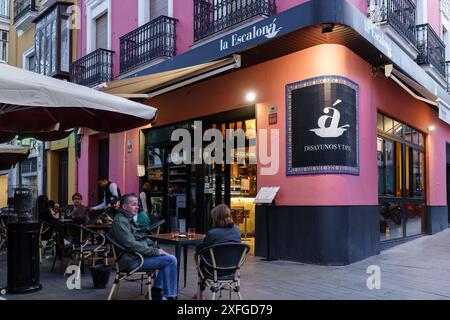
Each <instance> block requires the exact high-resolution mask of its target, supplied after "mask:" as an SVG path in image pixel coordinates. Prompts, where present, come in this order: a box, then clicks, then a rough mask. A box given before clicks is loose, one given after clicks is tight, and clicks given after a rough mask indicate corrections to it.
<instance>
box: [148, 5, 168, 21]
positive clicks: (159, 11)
mask: <svg viewBox="0 0 450 320" xmlns="http://www.w3.org/2000/svg"><path fill="white" fill-rule="evenodd" d="M168 14H169V4H168V1H167V0H150V21H151V20H153V19H156V18H158V17H159V16H167V15H168Z"/></svg>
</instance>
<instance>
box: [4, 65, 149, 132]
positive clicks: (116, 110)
mask: <svg viewBox="0 0 450 320" xmlns="http://www.w3.org/2000/svg"><path fill="white" fill-rule="evenodd" d="M156 112H157V110H156V109H155V108H152V107H150V106H147V105H144V104H141V103H137V102H134V101H130V100H127V99H124V98H120V97H117V96H114V95H111V94H107V93H103V92H100V91H97V90H94V89H90V88H87V87H84V86H80V85H76V84H73V83H70V82H66V81H62V80H58V79H54V78H51V77H47V76H44V75H40V74H37V73H34V72H30V71H27V70H23V69H20V68H16V67H12V66H10V65H7V64H5V63H0V131H2V132H5V133H6V132H10V133H15V134H17V133H29V134H33V133H34V134H37V133H42V132H50V131H53V132H54V131H60V132H63V131H67V130H72V129H73V128H77V127H86V128H90V129H93V130H95V131H99V132H106V133H116V132H122V131H126V130H130V129H133V128H137V127H140V126H144V125H147V124H149V123H150V122H152V121H153V120H155V118H156Z"/></svg>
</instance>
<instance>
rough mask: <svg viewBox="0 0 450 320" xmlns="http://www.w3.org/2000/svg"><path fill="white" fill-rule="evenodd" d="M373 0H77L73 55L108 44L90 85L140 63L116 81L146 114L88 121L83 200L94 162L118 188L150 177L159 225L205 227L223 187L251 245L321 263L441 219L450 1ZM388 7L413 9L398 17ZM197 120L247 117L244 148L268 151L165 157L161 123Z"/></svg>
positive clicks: (448, 157) (227, 123) (433, 227)
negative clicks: (150, 113)
mask: <svg viewBox="0 0 450 320" xmlns="http://www.w3.org/2000/svg"><path fill="white" fill-rule="evenodd" d="M368 2H369V3H368ZM384 2H386V4H387V3H389V5H388V6H384V7H383V6H382V3H383V1H366V0H351V1H350V0H327V1H324V0H311V1H302V0H286V1H284V0H283V1H278V0H277V1H275V0H261V1H254V0H252V1H247V5H243V4H242V2H240V1H233V0H224V1H212V0H211V1H206V0H198V1H184V0H172V1H170V0H169V1H154V2H151V1H150V2H149V1H141V0H139V1H116V0H110V1H106V0H105V1H100V0H99V1H81V12H82V27H81V29H80V31H79V36H78V42H79V43H78V48H79V50H78V54H79V58H80V59H83V57H86V56H89V54H91V55H92V53H93V52H95V51H96V50H98V49H102V47H99V46H98V44H103V45H106V46H107V48H103V49H107V50H111V51H114V52H115V53H114V54H112V59H109V60H108V59H107V60H105V61H106V62H110V68H111V71H112V72H111V73H112V74H108V75H107V79H106V81H103V80H104V78H102V77H101V76H100V81H99V83H97V85H100V86H99V89H100V90H105V91H106V92H108V85H107V86H106V88H105V85H102V83H103V82H108V81H110V80H120V81H125V82H124V83H127V82H126V81H132V80H133V79H134V80H133V81H135V79H142V82H140V85H139V88H137V87H136V86H134V87H133V86H128V87H126V86H124V87H123V88H124V89H123V90H124V91H123V92H120V93H122V94H141V96H140V98H141V101H142V102H143V103H146V104H149V105H151V106H154V107H156V108H158V119H157V120H156V122H155V123H153V124H152V125H151V126H148V127H146V128H138V129H135V130H131V131H128V132H124V133H120V134H115V135H109V136H108V135H106V134H102V133H94V132H89V131H88V130H84V135H83V136H82V139H81V156H80V158H79V159H78V169H77V171H78V173H77V174H78V191H79V192H81V193H82V194H83V196H84V198H85V199H87V201H86V203H89V204H90V205H91V204H94V203H96V202H97V201H98V191H97V186H96V180H97V179H98V177H100V176H108V177H109V179H110V180H111V181H114V182H116V183H117V184H118V185H119V187H120V188H121V190H122V193H128V192H135V193H137V192H139V191H140V190H141V188H142V184H143V183H144V182H150V183H152V186H153V191H152V192H153V195H149V197H151V198H152V199H154V200H155V201H154V202H153V200H152V204H153V208H152V209H151V212H150V213H151V214H155V215H161V216H163V217H164V218H166V220H167V221H168V225H167V228H171V227H174V226H177V227H178V226H180V221H182V224H186V225H187V226H193V227H196V228H197V229H198V230H200V231H202V232H205V231H207V230H208V228H209V227H210V225H209V214H210V210H211V208H212V207H213V206H214V205H217V204H218V203H226V204H228V205H229V206H230V207H231V208H232V211H233V216H234V218H235V221H236V222H237V223H238V224H239V226H240V227H241V229H242V232H243V236H244V237H245V238H253V240H252V241H253V243H254V244H255V254H256V255H260V256H268V255H269V256H270V257H271V258H275V259H287V260H294V261H301V262H308V263H317V264H333V265H340V264H348V263H351V262H354V261H358V260H361V259H364V258H366V257H368V256H371V255H374V254H377V253H379V251H380V249H382V247H383V245H384V244H385V243H389V242H402V241H406V240H408V239H410V238H412V237H417V236H420V235H422V234H434V233H436V232H439V231H441V230H443V229H445V228H447V227H448V217H449V213H448V205H447V199H448V198H449V186H448V180H447V176H448V173H449V171H448V166H449V164H450V147H449V146H450V145H449V142H450V124H449V123H450V117H448V118H447V113H450V96H449V94H448V93H447V85H448V83H447V71H446V61H447V59H448V58H449V57H447V56H446V46H445V43H448V40H447V39H446V37H447V36H448V34H446V29H445V26H446V25H447V23H448V21H446V19H447V10H448V8H446V7H444V6H441V5H440V3H439V1H417V3H416V2H413V1H410V0H402V1H400V0H386V1H384ZM238 3H240V5H239V4H238ZM247 6H248V7H247ZM250 6H251V10H250ZM386 8H394V9H395V10H393V11H392V12H390V11H389V9H386ZM105 10H106V11H105ZM208 10H209V11H208ZM399 10H400V11H402V12H403V13H404V14H406V13H410V14H409V15H408V14H406V17H407V18H406V19H399V17H398V16H396V15H395V14H394V12H399ZM205 11H208V12H209V13H208V14H205V13H204V12H205ZM250 11H251V12H252V14H249V12H250ZM105 12H106V13H107V18H106V21H107V22H106V25H107V27H106V30H107V39H106V40H105V39H103V38H102V37H103V33H102V32H99V31H100V30H102V29H101V28H105V22H104V21H105V18H104V16H103V15H104V14H105ZM155 12H157V13H158V15H157V16H155V15H156V14H155ZM254 12H257V14H254ZM160 13H162V14H163V16H164V17H163V18H161V16H160V15H159V14H160ZM102 17H103V18H102ZM102 19H103V20H102ZM161 39H162V40H161ZM433 50H434V51H433ZM237 56H239V58H237ZM232 58H234V59H235V60H233V62H234V67H233V68H227V69H224V70H219V69H218V68H217V69H216V70H214V69H213V70H211V69H212V68H213V66H212V67H211V66H209V67H208V68H209V69H207V70H203V69H198V70H196V72H195V73H192V74H187V75H183V77H182V78H176V77H174V78H171V79H170V82H166V83H164V82H161V83H158V85H157V86H155V85H154V84H148V85H147V86H146V83H147V82H146V81H148V78H145V77H148V76H149V75H158V74H159V73H160V72H166V71H170V70H175V69H180V68H186V67H191V66H198V65H201V64H205V63H212V62H214V61H218V60H221V59H230V61H231V60H232ZM236 59H237V60H238V62H235V61H236ZM449 60H450V59H449ZM230 63H231V62H230ZM221 66H222V65H221ZM102 70H103V69H102ZM199 70H200V71H199ZM211 71H215V72H214V73H211ZM140 77H141V78H140ZM113 83H117V82H113ZM130 83H131V82H130ZM249 92H251V93H253V94H254V96H255V99H254V101H249V100H246V97H247V94H248V93H249ZM114 93H118V92H114ZM142 94H150V95H149V96H148V99H142V97H143V96H142ZM136 97H137V96H136ZM449 115H450V114H449ZM195 121H202V124H203V129H204V130H206V129H208V128H210V129H220V130H222V131H224V130H225V129H226V128H227V129H237V128H240V129H247V130H248V131H251V129H254V130H256V134H247V136H246V148H245V155H246V157H251V155H252V154H255V153H257V152H259V151H260V150H265V149H268V150H271V152H273V155H272V159H271V162H270V163H267V162H266V161H265V160H264V159H263V158H261V157H258V161H257V164H255V165H254V167H252V165H246V166H239V165H235V164H233V165H227V164H226V165H223V166H219V165H217V164H213V165H205V164H188V165H186V166H184V165H177V164H175V163H174V162H173V159H172V160H168V159H169V157H168V154H170V151H171V150H172V149H173V147H174V145H175V144H176V143H174V142H173V141H171V137H170V136H171V134H172V132H173V130H175V129H186V130H188V131H190V132H193V131H195V130H194V129H195V128H197V126H198V123H197V124H196V123H195ZM261 131H267V132H268V134H269V135H270V134H271V133H275V134H276V135H275V138H274V140H271V141H269V140H267V139H265V137H263V136H261V135H259V133H260V132H261ZM203 147H205V145H204V146H203ZM194 149H195V147H194ZM155 155H156V156H155ZM183 156H184V157H185V158H191V155H187V156H186V154H184V155H182V157H183ZM192 156H194V153H193V154H192ZM183 166H184V167H183ZM269 167H270V168H272V169H273V168H275V170H274V171H271V170H268V168H269ZM183 168H184V169H183ZM183 170H184V171H183ZM139 172H141V174H139ZM175 177H176V178H175ZM180 177H183V178H180ZM269 186H278V187H280V190H279V192H278V195H277V197H276V203H275V205H273V206H270V207H269V208H268V212H269V215H268V216H267V211H266V208H265V207H263V206H258V205H256V206H255V205H254V204H253V200H254V198H255V196H256V193H257V192H258V191H259V190H260V189H261V188H262V187H269ZM149 211H150V210H149Z"/></svg>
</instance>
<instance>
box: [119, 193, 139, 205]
mask: <svg viewBox="0 0 450 320" xmlns="http://www.w3.org/2000/svg"><path fill="white" fill-rule="evenodd" d="M133 198H134V199H138V196H137V195H136V194H134V193H127V194H126V195H124V196H122V198H121V199H120V206H121V207H122V206H123V205H124V204H126V203H128V202H130V201H131V199H133Z"/></svg>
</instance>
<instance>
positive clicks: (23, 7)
mask: <svg viewBox="0 0 450 320" xmlns="http://www.w3.org/2000/svg"><path fill="white" fill-rule="evenodd" d="M38 1H39V0H15V1H14V28H16V29H18V30H21V31H26V30H28V28H30V27H31V25H32V24H33V20H34V19H35V18H36V17H37V16H38V15H39V8H38Z"/></svg>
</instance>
